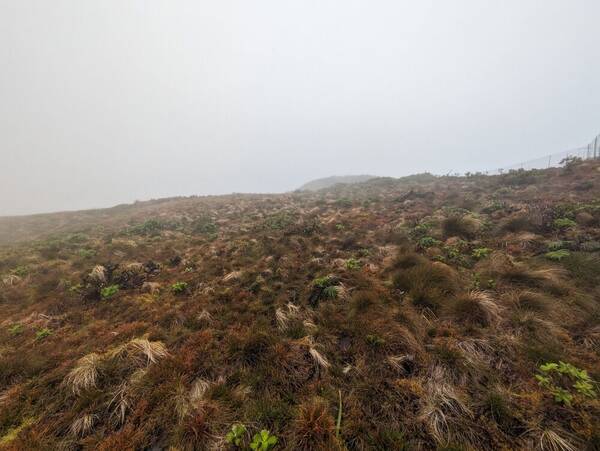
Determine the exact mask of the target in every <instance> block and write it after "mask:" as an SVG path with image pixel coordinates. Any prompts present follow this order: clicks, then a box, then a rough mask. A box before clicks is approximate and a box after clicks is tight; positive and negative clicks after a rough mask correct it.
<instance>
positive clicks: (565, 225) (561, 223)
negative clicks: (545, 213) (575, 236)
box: [553, 218, 577, 230]
mask: <svg viewBox="0 0 600 451" xmlns="http://www.w3.org/2000/svg"><path fill="white" fill-rule="evenodd" d="M553 225H554V228H556V229H559V230H565V229H571V228H573V227H576V226H577V223H576V222H575V221H573V220H572V219H569V218H558V219H555V220H554V222H553Z"/></svg>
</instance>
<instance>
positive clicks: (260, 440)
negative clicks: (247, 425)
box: [250, 429, 277, 451]
mask: <svg viewBox="0 0 600 451" xmlns="http://www.w3.org/2000/svg"><path fill="white" fill-rule="evenodd" d="M276 443H277V437H275V436H274V435H271V433H270V432H269V431H267V430H266V429H263V430H262V431H260V432H259V433H258V434H255V435H254V437H253V438H252V443H250V448H251V449H254V450H256V451H269V450H270V449H272V448H273V447H275V444H276Z"/></svg>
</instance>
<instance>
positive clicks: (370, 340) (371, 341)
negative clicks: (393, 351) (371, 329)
mask: <svg viewBox="0 0 600 451" xmlns="http://www.w3.org/2000/svg"><path fill="white" fill-rule="evenodd" d="M365 340H366V341H367V344H368V345H369V346H373V347H374V348H378V347H380V346H383V345H384V344H385V340H384V339H383V338H381V337H380V336H379V335H374V334H369V335H367V336H366V337H365Z"/></svg>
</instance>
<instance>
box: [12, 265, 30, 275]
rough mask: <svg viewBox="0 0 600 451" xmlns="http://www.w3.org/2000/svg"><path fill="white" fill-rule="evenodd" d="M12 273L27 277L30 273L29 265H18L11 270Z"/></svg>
mask: <svg viewBox="0 0 600 451" xmlns="http://www.w3.org/2000/svg"><path fill="white" fill-rule="evenodd" d="M11 273H12V274H14V275H15V276H19V277H25V276H26V275H27V274H29V268H28V267H27V266H24V265H23V266H17V267H16V268H15V269H13V270H12V271H11Z"/></svg>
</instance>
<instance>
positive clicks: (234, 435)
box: [225, 423, 247, 448]
mask: <svg viewBox="0 0 600 451" xmlns="http://www.w3.org/2000/svg"><path fill="white" fill-rule="evenodd" d="M246 432H247V429H246V426H244V425H243V424H240V423H237V424H234V425H233V426H231V430H230V431H229V432H228V433H227V435H226V436H225V440H226V441H227V443H230V444H231V445H234V446H236V447H237V448H242V445H243V442H244V439H245V438H246Z"/></svg>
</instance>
